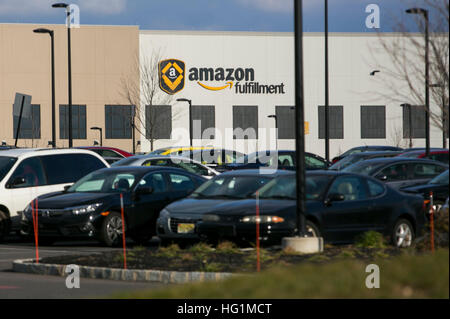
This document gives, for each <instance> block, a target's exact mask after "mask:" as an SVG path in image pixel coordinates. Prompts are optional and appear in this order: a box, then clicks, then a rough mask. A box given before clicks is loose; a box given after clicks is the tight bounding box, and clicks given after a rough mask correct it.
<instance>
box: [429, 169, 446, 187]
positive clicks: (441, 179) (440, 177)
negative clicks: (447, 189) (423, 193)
mask: <svg viewBox="0 0 450 319" xmlns="http://www.w3.org/2000/svg"><path fill="white" fill-rule="evenodd" d="M430 184H436V185H445V184H448V170H446V171H445V172H444V173H442V174H440V175H438V176H436V177H435V178H433V179H432V180H431V181H430Z"/></svg>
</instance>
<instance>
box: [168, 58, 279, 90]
mask: <svg viewBox="0 0 450 319" xmlns="http://www.w3.org/2000/svg"><path fill="white" fill-rule="evenodd" d="M255 73H256V72H255V69H254V68H244V67H236V68H231V67H227V68H222V67H218V68H212V67H191V68H189V70H188V74H186V64H185V62H183V61H181V60H177V59H167V60H163V61H161V62H160V63H159V86H160V88H161V90H163V91H164V92H166V93H167V94H175V93H178V92H179V91H181V90H182V89H183V88H184V85H185V78H186V77H187V80H188V81H189V83H193V84H194V85H198V86H200V87H201V88H203V89H205V90H209V91H222V90H231V91H232V92H234V93H235V94H285V85H284V83H279V84H266V83H260V82H258V81H256V77H255Z"/></svg>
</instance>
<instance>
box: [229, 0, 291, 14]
mask: <svg viewBox="0 0 450 319" xmlns="http://www.w3.org/2000/svg"><path fill="white" fill-rule="evenodd" d="M236 1H237V2H238V3H240V4H241V5H244V6H247V7H253V8H257V9H260V10H262V11H268V12H279V13H291V12H293V6H294V2H293V1H292V0H236Z"/></svg>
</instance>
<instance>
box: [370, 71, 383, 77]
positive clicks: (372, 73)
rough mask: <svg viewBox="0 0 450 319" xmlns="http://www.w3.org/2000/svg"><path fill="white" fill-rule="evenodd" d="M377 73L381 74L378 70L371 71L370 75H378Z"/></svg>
mask: <svg viewBox="0 0 450 319" xmlns="http://www.w3.org/2000/svg"><path fill="white" fill-rule="evenodd" d="M379 72H381V71H380V70H373V71H372V72H370V75H371V76H374V75H375V74H376V73H379Z"/></svg>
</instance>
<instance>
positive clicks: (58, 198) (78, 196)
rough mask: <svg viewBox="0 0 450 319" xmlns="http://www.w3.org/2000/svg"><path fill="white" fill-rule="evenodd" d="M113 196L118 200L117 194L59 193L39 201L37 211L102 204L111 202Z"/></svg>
mask: <svg viewBox="0 0 450 319" xmlns="http://www.w3.org/2000/svg"><path fill="white" fill-rule="evenodd" d="M113 196H117V198H119V194H105V193H59V194H56V195H54V196H51V197H47V198H43V199H39V201H38V207H39V209H41V208H43V209H46V208H48V209H64V208H68V207H76V206H82V205H88V204H94V203H104V202H110V201H112V200H113Z"/></svg>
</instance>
